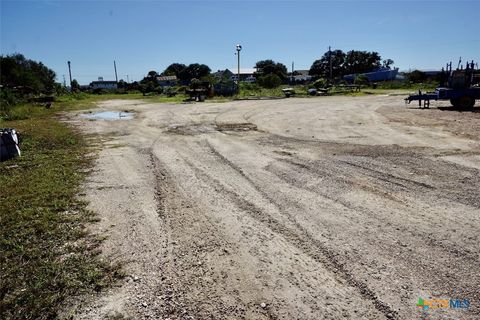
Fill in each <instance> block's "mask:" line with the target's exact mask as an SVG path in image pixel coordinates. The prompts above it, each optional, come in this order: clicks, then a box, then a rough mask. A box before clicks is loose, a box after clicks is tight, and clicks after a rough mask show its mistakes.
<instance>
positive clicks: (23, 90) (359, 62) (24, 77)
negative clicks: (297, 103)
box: [0, 49, 425, 105]
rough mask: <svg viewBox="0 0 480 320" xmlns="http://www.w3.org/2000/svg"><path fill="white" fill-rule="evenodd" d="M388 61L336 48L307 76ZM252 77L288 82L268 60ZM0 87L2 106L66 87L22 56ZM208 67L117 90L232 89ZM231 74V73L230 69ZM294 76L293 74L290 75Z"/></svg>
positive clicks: (8, 60) (176, 69)
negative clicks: (170, 86)
mask: <svg viewBox="0 0 480 320" xmlns="http://www.w3.org/2000/svg"><path fill="white" fill-rule="evenodd" d="M393 63H394V62H393V60H392V59H382V57H381V56H380V54H379V53H378V52H375V51H372V52H370V51H358V50H350V51H348V52H344V51H342V50H339V49H335V50H331V51H330V50H329V51H327V52H325V53H324V54H323V55H322V56H321V57H320V58H319V59H317V60H315V61H314V62H313V63H312V65H311V67H310V69H309V72H308V73H309V75H310V76H312V77H313V79H314V80H316V79H324V80H326V79H331V80H333V81H339V80H341V79H342V77H343V76H344V75H347V74H359V73H365V72H371V71H373V70H375V69H379V68H387V69H390V68H391V66H392V65H393ZM254 67H255V69H256V72H255V74H254V75H255V78H256V80H257V84H258V85H259V86H262V87H266V88H275V87H278V86H279V85H280V84H282V83H288V81H289V77H290V76H291V74H290V73H289V72H288V70H287V67H286V66H285V65H284V64H282V63H280V62H276V61H273V60H271V59H266V60H260V61H258V62H257V63H256V64H255V66H254ZM0 68H1V73H0V76H1V77H0V80H1V82H0V85H1V87H0V88H1V95H0V98H1V101H0V102H2V104H7V105H8V104H11V103H14V102H15V99H18V97H24V96H26V95H38V94H57V95H58V94H61V93H63V92H65V90H66V88H65V87H63V86H62V85H61V84H60V83H57V82H55V78H56V75H55V72H54V71H53V70H51V69H49V68H48V67H47V66H45V65H44V64H43V63H42V62H37V61H33V60H30V59H27V58H25V57H24V56H23V55H22V54H19V53H16V54H12V55H6V56H3V55H2V56H0ZM211 71H212V70H211V69H210V67H209V66H207V65H205V64H200V63H192V64H189V65H186V64H183V63H172V64H170V65H169V66H168V67H167V68H165V70H163V71H162V72H161V73H159V72H157V71H154V70H151V71H149V72H148V73H147V75H146V76H145V77H144V78H143V79H142V80H140V81H139V82H134V83H130V84H128V83H126V82H125V81H124V80H120V81H119V82H118V87H119V88H120V89H123V90H124V91H127V90H138V91H142V92H148V91H156V92H158V93H160V92H161V91H162V90H163V89H162V88H159V85H158V80H157V78H158V77H159V76H175V77H176V78H177V79H178V81H179V84H180V85H190V84H191V83H192V81H193V82H195V83H199V82H208V83H210V84H215V83H219V82H220V83H222V85H226V86H232V85H233V86H234V85H235V83H234V82H233V80H232V79H225V78H222V79H218V78H215V77H213V76H212V73H211ZM232 72H233V73H234V74H235V70H232ZM294 75H295V73H294ZM411 75H412V76H411V80H412V81H415V82H416V81H422V80H424V78H425V77H424V75H422V74H421V73H420V72H419V71H414V72H412V73H411ZM72 89H73V90H79V89H80V85H79V83H78V82H77V81H76V80H75V79H74V80H73V81H72Z"/></svg>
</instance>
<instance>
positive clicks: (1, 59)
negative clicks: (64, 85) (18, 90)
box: [0, 53, 55, 93]
mask: <svg viewBox="0 0 480 320" xmlns="http://www.w3.org/2000/svg"><path fill="white" fill-rule="evenodd" d="M0 69H1V72H0V83H1V84H2V85H3V86H5V87H10V88H12V87H19V86H22V87H28V88H30V90H32V91H33V92H35V93H39V92H44V93H47V92H48V93H50V92H53V91H54V89H55V72H53V70H51V69H49V68H47V67H46V66H45V65H43V63H41V62H37V61H33V60H30V59H26V58H25V57H24V56H23V55H22V54H19V53H16V54H13V55H7V56H3V55H2V56H0Z"/></svg>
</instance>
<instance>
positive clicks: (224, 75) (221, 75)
mask: <svg viewBox="0 0 480 320" xmlns="http://www.w3.org/2000/svg"><path fill="white" fill-rule="evenodd" d="M212 76H213V77H214V78H215V79H217V80H231V79H232V76H233V72H232V71H230V70H228V69H225V70H218V71H217V72H214V73H212Z"/></svg>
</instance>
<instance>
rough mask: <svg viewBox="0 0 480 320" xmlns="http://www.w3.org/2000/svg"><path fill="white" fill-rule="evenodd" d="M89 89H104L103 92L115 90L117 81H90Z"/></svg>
mask: <svg viewBox="0 0 480 320" xmlns="http://www.w3.org/2000/svg"><path fill="white" fill-rule="evenodd" d="M90 88H92V89H93V90H95V89H105V90H115V89H117V81H103V80H99V81H92V82H90Z"/></svg>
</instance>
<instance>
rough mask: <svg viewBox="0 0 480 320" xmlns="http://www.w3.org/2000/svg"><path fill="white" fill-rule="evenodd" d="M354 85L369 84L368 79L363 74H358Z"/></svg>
mask: <svg viewBox="0 0 480 320" xmlns="http://www.w3.org/2000/svg"><path fill="white" fill-rule="evenodd" d="M354 82H355V84H359V85H367V84H369V83H370V80H368V77H367V76H366V75H364V74H360V75H358V76H356V77H355V81H354Z"/></svg>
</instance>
